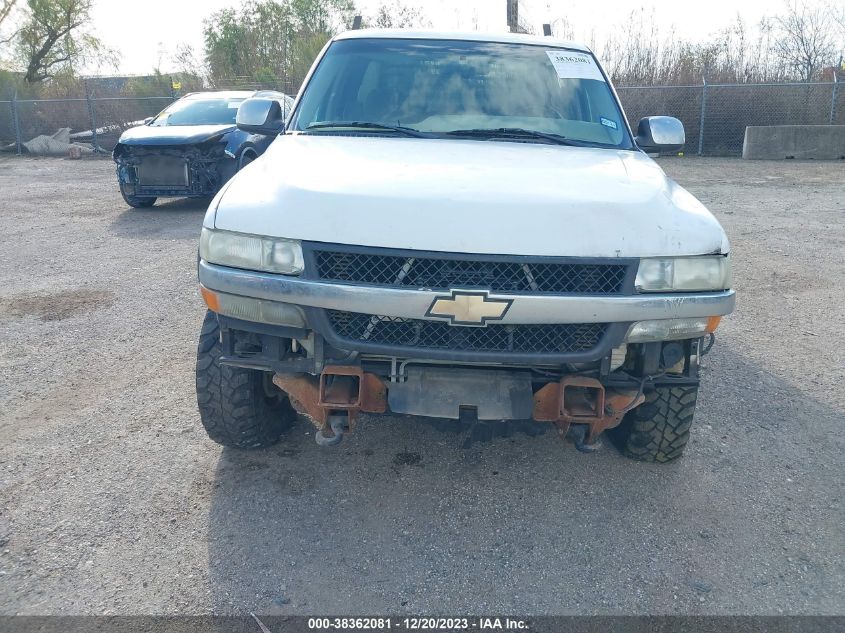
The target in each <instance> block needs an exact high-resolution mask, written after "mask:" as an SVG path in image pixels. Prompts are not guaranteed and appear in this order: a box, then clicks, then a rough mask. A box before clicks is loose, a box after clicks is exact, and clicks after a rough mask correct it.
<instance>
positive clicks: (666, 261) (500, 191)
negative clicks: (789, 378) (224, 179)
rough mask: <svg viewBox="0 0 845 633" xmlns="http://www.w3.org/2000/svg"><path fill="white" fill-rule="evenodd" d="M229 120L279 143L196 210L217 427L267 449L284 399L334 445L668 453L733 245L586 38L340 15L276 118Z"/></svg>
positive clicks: (210, 401) (216, 435)
mask: <svg viewBox="0 0 845 633" xmlns="http://www.w3.org/2000/svg"><path fill="white" fill-rule="evenodd" d="M237 118H238V126H239V127H240V128H241V129H243V130H244V131H247V132H252V133H259V134H278V138H276V140H275V141H274V142H273V143H272V145H271V146H270V148H269V149H268V150H267V152H266V153H265V154H264V155H263V156H262V157H261V158H260V159H258V160H256V161H255V162H254V163H252V164H251V165H249V166H248V167H247V168H246V169H244V170H243V171H241V172H240V173H238V174H237V175H236V176H235V177H234V178H233V179H232V180H231V181H229V183H228V184H227V185H226V186H225V187H224V189H222V190H221V191H220V192H219V193H218V194H217V196H216V197H215V198H214V200H213V201H212V203H211V206H210V207H209V209H208V213H207V214H206V216H205V220H204V222H203V228H202V236H201V241H200V249H199V281H200V286H201V288H200V289H201V293H202V296H203V297H204V300H205V302H206V304H207V305H208V308H209V311H208V313H207V316H206V319H205V322H204V324H203V326H202V332H201V335H200V342H199V350H198V358H197V375H196V378H197V398H198V402H199V409H200V414H201V418H202V422H203V424H204V425H205V428H206V430H207V431H208V434H209V435H210V436H211V438H212V439H214V440H215V441H217V442H219V443H221V444H224V445H226V446H234V447H239V448H257V447H263V446H268V445H271V444H273V443H275V442H277V441H278V440H279V438H280V437H281V435H282V433H283V431H284V429H285V427H286V426H287V425H288V424H289V423H290V422H291V421H292V420H293V419H294V417H295V415H296V412H297V411H298V412H300V413H302V414H304V415H305V416H306V417H307V418H308V419H310V421H311V422H312V423H313V424H314V425H315V426H316V427H317V431H316V438H317V442H318V443H320V444H323V445H331V444H335V443H337V442H339V441H341V439H342V438H343V436H344V434H345V433H348V432H349V431H350V430H352V429H353V428H354V424H355V421H356V419H357V417H358V415H359V414H360V413H361V412H364V413H367V414H379V413H386V412H393V413H397V414H411V415H415V416H426V417H430V418H451V419H458V420H463V421H471V422H473V423H474V424H484V423H486V421H500V420H528V421H532V420H533V422H534V423H538V424H544V425H554V427H556V428H557V429H558V430H559V431H560V433H561V434H563V435H565V434H567V433H568V434H569V435H571V436H572V437H574V439H575V444H576V446H577V447H578V448H579V449H581V450H585V451H588V450H594V449H595V447H596V446H597V445H598V444H599V436H600V435H601V434H602V433H603V432H604V431H606V430H607V431H608V434H609V435H610V436H611V439H613V440H614V442H615V443H616V444H617V445H618V446H619V447H620V449H621V450H622V452H623V453H624V454H626V455H628V456H630V457H633V458H635V459H640V460H645V461H657V462H666V461H670V460H673V459H676V458H677V457H679V456H680V455H681V454H682V452H683V450H684V446H685V445H686V443H687V440H688V438H689V432H690V426H691V423H692V419H693V412H694V409H695V403H696V395H697V391H698V385H699V377H698V368H699V361H700V358H701V356H702V355H703V353H705V352H706V350H707V349H709V345H712V333H713V331H714V330H715V329H716V327H717V326H718V324H719V320H720V318H721V317H722V316H723V315H726V314H728V313H730V312H731V311H732V310H733V307H734V291H733V290H732V289H731V274H730V256H729V250H730V249H729V244H728V239H727V237H726V236H725V233H724V231H723V230H722V227H721V226H720V225H719V223H718V222H717V221H716V220H715V219H714V217H713V216H712V215H711V214H710V213H709V212H708V211H707V209H705V208H704V206H703V205H702V204H701V203H700V202H699V201H698V200H696V199H695V198H694V197H693V196H692V195H691V194H689V193H688V192H687V191H685V190H684V189H683V188H681V187H680V186H678V185H677V184H676V183H674V182H673V181H672V180H670V179H669V178H668V177H667V176H666V175H665V174H664V173H663V171H662V170H661V169H660V167H658V166H657V164H655V162H654V161H653V160H652V159H651V158H650V157H649V156H648V153H652V154H653V153H659V152H661V151H667V152H677V151H678V150H679V149H680V148H682V146H683V144H684V131H683V126H682V125H681V123H680V122H679V121H678V120H676V119H672V118H669V117H660V116H655V117H648V118H645V119H643V120H641V121H640V122H639V126H638V130H637V134H636V135H634V134H633V133H632V132H631V130H630V128H629V127H628V124H627V122H626V119H625V115H624V114H623V111H622V108H621V106H620V104H619V100H618V98H617V96H616V94H615V92H614V90H613V87H612V86H611V84H610V81H609V80H608V78H607V75H606V74H605V72H604V70H603V69H602V68H601V66H600V64H599V63H598V61H597V59H596V58H595V56H594V55H593V54H592V53H591V52H590V50H589V49H588V48H586V47H584V46H581V45H578V44H574V43H571V42H562V41H556V40H552V39H551V38H537V37H528V36H516V35H491V34H480V33H464V34H454V33H453V34H449V33H430V32H429V33H426V32H420V33H417V32H408V31H367V30H365V31H351V32H348V33H344V34H342V35H339V36H337V37H335V38H334V39H333V40H332V41H331V42H329V44H328V45H327V46H326V47H325V48H324V49H323V51H322V52H321V54H320V55H319V57H318V58H317V60H316V62H315V63H314V65H313V67H312V69H311V72H310V74H309V75H308V77H307V78H306V80H305V82H304V84H303V86H302V89H301V90H300V92H299V96H298V98H297V100H296V103H295V105H294V108H293V111H292V113H291V115H290V117H289V118H288V119H287V121H284V120H283V118H282V113H281V109H280V107H279V105H278V103H277V102H275V101H272V100H267V99H249V100H247V101H245V102H244V103H243V104H242V105H241V106H240V109H239V111H238V116H237ZM708 339H709V340H708ZM705 342H707V344H706V345H705ZM523 424H525V423H523ZM531 424H533V423H531Z"/></svg>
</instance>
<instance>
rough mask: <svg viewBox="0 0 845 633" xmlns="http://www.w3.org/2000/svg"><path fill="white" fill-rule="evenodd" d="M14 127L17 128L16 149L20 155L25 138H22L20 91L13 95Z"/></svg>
mask: <svg viewBox="0 0 845 633" xmlns="http://www.w3.org/2000/svg"><path fill="white" fill-rule="evenodd" d="M12 128H13V129H14V130H15V149H16V150H17V153H18V156H20V155H21V154H22V153H23V140H22V139H21V122H20V120H19V119H18V91H17V90H15V92H14V94H13V95H12Z"/></svg>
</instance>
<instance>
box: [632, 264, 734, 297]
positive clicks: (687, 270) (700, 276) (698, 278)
mask: <svg viewBox="0 0 845 633" xmlns="http://www.w3.org/2000/svg"><path fill="white" fill-rule="evenodd" d="M636 287H637V290H639V291H640V292H671V291H674V290H680V291H686V292H692V291H701V290H726V289H727V288H730V287H731V258H730V256H729V255H707V256H703V257H647V258H644V259H641V260H640V267H639V269H638V270H637V281H636Z"/></svg>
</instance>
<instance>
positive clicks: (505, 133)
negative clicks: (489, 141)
mask: <svg viewBox="0 0 845 633" xmlns="http://www.w3.org/2000/svg"><path fill="white" fill-rule="evenodd" d="M444 134H446V135H447V136H463V137H466V138H494V139H495V138H512V139H538V140H542V141H546V142H548V143H554V144H555V145H573V146H576V147H584V146H585V145H586V143H582V142H579V141H574V140H572V139H569V138H566V137H565V136H561V135H560V134H551V133H549V132H538V131H537V130H526V129H525V128H521V127H499V128H475V129H471V130H452V131H450V132H444Z"/></svg>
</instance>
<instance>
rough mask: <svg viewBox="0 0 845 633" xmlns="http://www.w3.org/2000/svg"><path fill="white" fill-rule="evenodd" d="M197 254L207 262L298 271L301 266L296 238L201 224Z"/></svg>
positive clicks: (268, 270) (276, 270)
mask: <svg viewBox="0 0 845 633" xmlns="http://www.w3.org/2000/svg"><path fill="white" fill-rule="evenodd" d="M200 257H201V258H202V259H204V260H205V261H207V262H209V263H211V264H220V265H221V266H231V267H233V268H246V269H247V270H261V271H264V272H268V273H279V274H282V275H299V274H300V273H301V272H302V271H303V269H304V268H305V264H304V260H303V257H302V246H301V245H300V243H299V242H298V241H297V240H286V239H283V238H272V237H261V236H258V235H248V234H246V233H234V232H232V231H220V230H216V229H208V228H203V230H202V235H201V236H200Z"/></svg>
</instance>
